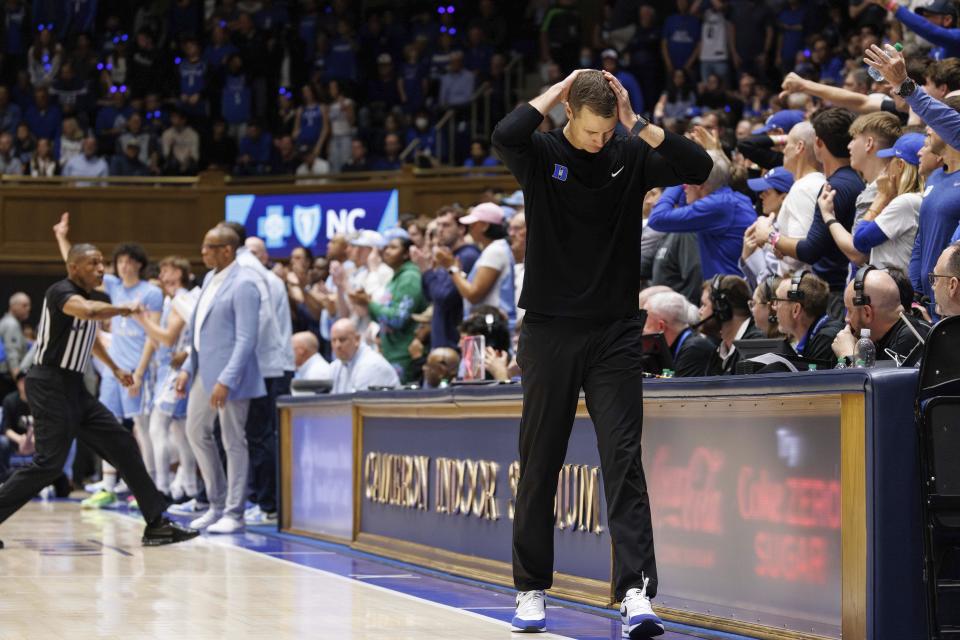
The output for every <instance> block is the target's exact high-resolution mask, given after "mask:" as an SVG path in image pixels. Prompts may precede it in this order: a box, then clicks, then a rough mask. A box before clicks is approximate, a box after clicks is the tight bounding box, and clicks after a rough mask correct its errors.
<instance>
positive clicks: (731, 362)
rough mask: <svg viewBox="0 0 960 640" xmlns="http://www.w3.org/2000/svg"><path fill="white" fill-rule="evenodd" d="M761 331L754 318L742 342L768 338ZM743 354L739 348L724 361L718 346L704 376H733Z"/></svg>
mask: <svg viewBox="0 0 960 640" xmlns="http://www.w3.org/2000/svg"><path fill="white" fill-rule="evenodd" d="M766 337H767V336H765V335H764V334H763V332H762V331H760V329H758V328H757V325H756V324H754V322H753V318H750V319H749V320H748V324H747V330H746V331H745V332H744V333H743V336H741V337H740V339H741V340H759V339H762V338H766ZM741 357H742V354H741V353H740V350H739V349H737V348H734V349H733V353H731V354H730V355H729V356H727V359H726V360H724V359H723V358H721V357H720V347H719V346H718V347H717V348H716V349H714V350H713V353H712V354H710V360H709V362H707V369H706V371H705V372H704V374H703V375H706V376H729V375H733V374H734V372H735V371H736V370H737V363H738V362H740V358H741Z"/></svg>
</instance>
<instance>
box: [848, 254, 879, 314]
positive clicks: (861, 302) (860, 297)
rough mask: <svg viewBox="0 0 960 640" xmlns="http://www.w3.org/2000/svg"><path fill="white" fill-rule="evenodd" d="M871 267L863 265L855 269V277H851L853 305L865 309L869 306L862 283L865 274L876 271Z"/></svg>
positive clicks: (868, 298) (868, 299)
mask: <svg viewBox="0 0 960 640" xmlns="http://www.w3.org/2000/svg"><path fill="white" fill-rule="evenodd" d="M876 270H877V268H876V267H875V266H873V265H870V264H868V265H865V266H862V267H860V268H859V269H857V275H855V276H854V277H853V304H854V306H857V307H866V306H869V305H870V296H868V295H867V294H866V293H865V292H864V281H865V280H866V279H867V274H868V273H870V272H871V271H876Z"/></svg>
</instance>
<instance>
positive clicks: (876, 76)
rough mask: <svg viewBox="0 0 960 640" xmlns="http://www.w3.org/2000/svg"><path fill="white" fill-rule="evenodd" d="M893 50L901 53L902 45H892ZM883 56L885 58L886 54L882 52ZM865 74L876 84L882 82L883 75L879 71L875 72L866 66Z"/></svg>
mask: <svg viewBox="0 0 960 640" xmlns="http://www.w3.org/2000/svg"><path fill="white" fill-rule="evenodd" d="M882 48H883V47H881V49H882ZM893 48H894V49H896V50H897V51H903V45H902V44H900V43H899V42H898V43H897V44H895V45H893ZM883 55H885V56H887V52H886V51H884V52H883ZM889 59H890V56H887V60H889ZM867 74H868V75H869V76H870V77H871V78H873V79H874V80H875V81H877V82H883V74H882V73H880V72H879V71H877V70H876V69H875V68H873V67H870V66H868V67H867Z"/></svg>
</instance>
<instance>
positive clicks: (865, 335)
mask: <svg viewBox="0 0 960 640" xmlns="http://www.w3.org/2000/svg"><path fill="white" fill-rule="evenodd" d="M860 337H861V338H869V337H870V329H860Z"/></svg>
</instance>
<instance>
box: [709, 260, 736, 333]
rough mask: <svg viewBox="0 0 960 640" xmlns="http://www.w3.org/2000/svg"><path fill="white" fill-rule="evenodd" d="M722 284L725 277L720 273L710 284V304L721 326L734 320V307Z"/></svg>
mask: <svg viewBox="0 0 960 640" xmlns="http://www.w3.org/2000/svg"><path fill="white" fill-rule="evenodd" d="M722 282H723V276H722V275H720V274H719V273H718V274H717V275H715V276H713V280H712V281H711V282H710V304H711V305H713V315H714V317H716V319H717V322H719V323H721V324H722V323H724V322H727V321H728V320H732V319H733V305H732V304H730V299H729V298H728V296H727V292H726V291H725V290H724V289H723V287H722V286H721V283H722Z"/></svg>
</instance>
